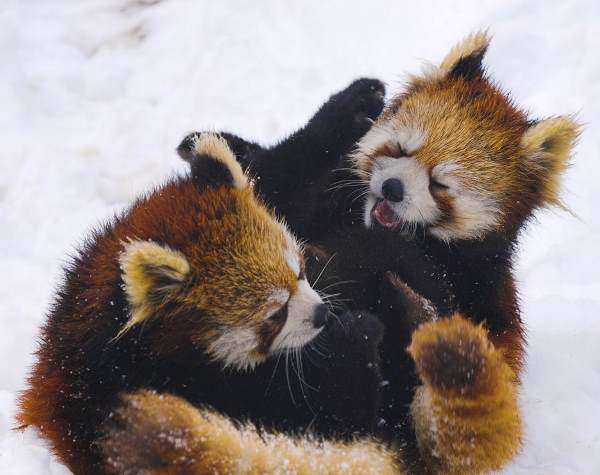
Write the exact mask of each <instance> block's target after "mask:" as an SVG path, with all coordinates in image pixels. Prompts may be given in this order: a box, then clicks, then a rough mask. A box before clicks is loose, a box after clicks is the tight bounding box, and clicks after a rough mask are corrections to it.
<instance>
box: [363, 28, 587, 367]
mask: <svg viewBox="0 0 600 475" xmlns="http://www.w3.org/2000/svg"><path fill="white" fill-rule="evenodd" d="M489 41H490V38H489V37H488V35H487V34H486V33H477V34H473V35H472V36H470V37H468V38H467V39H466V40H464V41H463V42H462V43H460V44H459V45H457V46H456V47H455V48H454V49H452V51H451V52H450V53H449V54H448V55H447V56H446V58H445V59H444V60H443V61H442V62H441V64H440V65H439V66H438V67H431V68H430V69H429V70H428V71H427V72H425V73H424V74H423V75H421V76H413V77H412V78H411V79H410V81H409V83H408V86H407V88H406V90H405V92H403V93H401V94H398V95H397V96H396V97H394V98H393V99H392V100H391V101H390V103H389V105H388V106H387V108H386V109H385V110H384V112H383V113H382V114H381V116H380V117H379V118H378V120H377V121H376V122H375V124H374V126H373V127H372V128H371V129H370V130H369V132H368V133H367V134H365V136H364V137H363V138H362V139H361V140H360V141H359V142H358V144H357V147H356V150H355V151H354V152H353V153H352V155H351V159H352V161H353V164H354V167H355V169H356V170H357V172H358V175H359V176H360V177H361V179H363V180H364V183H365V185H366V188H367V191H366V199H365V203H364V208H363V210H364V211H363V212H364V222H365V225H366V226H367V227H373V226H379V227H383V228H385V229H388V230H389V231H390V232H403V231H404V232H406V231H411V230H412V232H414V230H415V229H419V230H422V232H423V233H424V234H425V239H424V240H423V246H424V248H425V250H426V251H427V252H428V253H431V254H432V255H434V256H436V260H439V261H444V262H445V263H446V266H447V268H448V274H449V275H448V278H449V280H450V281H451V282H452V284H453V288H454V293H455V296H456V300H457V302H456V303H457V306H458V308H460V309H461V310H462V311H463V312H464V313H465V314H466V315H468V316H469V317H470V318H472V319H474V320H475V321H478V322H485V323H486V326H487V327H488V329H489V331H490V338H491V339H492V341H494V342H495V343H496V344H497V345H498V346H499V347H501V348H503V350H504V351H505V353H506V358H507V360H508V361H509V363H510V364H511V366H512V367H513V369H514V370H515V372H516V373H517V374H518V372H519V371H520V369H521V366H522V362H523V351H524V331H523V326H522V323H521V318H520V314H519V309H518V302H517V295H516V289H515V284H514V278H513V274H512V259H513V257H512V256H513V251H514V248H515V245H516V241H517V237H518V234H519V231H520V230H521V229H522V228H523V226H524V224H525V223H526V222H527V221H528V220H529V219H530V218H531V216H532V214H533V212H534V211H535V210H537V209H539V208H542V207H545V206H549V205H560V199H559V185H560V178H561V175H562V174H563V172H564V171H565V169H566V168H567V165H568V161H569V157H570V153H571V150H572V148H573V145H574V143H575V141H576V139H577V136H578V131H579V126H578V124H577V123H576V122H575V121H574V120H573V119H572V118H571V117H566V116H562V117H554V118H550V119H546V120H541V121H532V120H530V119H529V118H528V117H527V115H526V114H525V112H524V111H523V110H521V109H519V108H518V107H517V106H516V105H515V104H514V103H513V101H512V100H511V99H510V97H509V96H508V95H507V94H506V93H504V92H503V91H502V90H501V89H499V87H498V86H496V85H495V83H494V82H493V81H492V80H491V79H490V78H489V77H488V76H487V74H486V73H485V70H484V68H483V66H482V59H483V57H484V55H485V52H486V50H487V48H488V45H489Z"/></svg>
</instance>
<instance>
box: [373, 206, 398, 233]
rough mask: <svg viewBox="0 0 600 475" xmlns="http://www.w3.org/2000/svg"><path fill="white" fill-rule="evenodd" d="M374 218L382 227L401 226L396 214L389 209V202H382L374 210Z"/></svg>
mask: <svg viewBox="0 0 600 475" xmlns="http://www.w3.org/2000/svg"><path fill="white" fill-rule="evenodd" d="M373 216H374V217H375V219H376V220H377V221H378V222H379V224H381V225H382V226H385V227H388V228H391V227H394V226H397V225H398V224H400V220H399V219H398V217H397V216H396V213H394V211H393V210H392V208H390V207H389V205H388V204H387V201H380V202H379V203H377V205H376V206H375V209H373Z"/></svg>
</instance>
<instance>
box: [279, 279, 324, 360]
mask: <svg viewBox="0 0 600 475" xmlns="http://www.w3.org/2000/svg"><path fill="white" fill-rule="evenodd" d="M322 303H323V301H322V300H321V297H319V294H317V292H315V291H314V289H313V288H312V287H311V286H310V285H309V284H308V282H307V281H306V280H300V281H298V288H297V289H296V292H295V293H294V294H293V295H292V297H291V298H290V300H289V301H288V316H287V320H286V322H285V325H284V326H283V328H282V329H281V331H280V332H279V334H278V335H277V336H276V337H275V340H273V344H272V346H271V351H272V352H275V351H279V350H283V349H286V348H299V347H301V346H304V345H306V344H307V343H309V342H310V341H311V340H312V339H313V338H315V337H316V336H317V335H318V334H319V332H320V331H321V328H315V327H314V324H313V320H312V317H313V314H314V312H315V308H316V307H317V306H318V305H320V304H322Z"/></svg>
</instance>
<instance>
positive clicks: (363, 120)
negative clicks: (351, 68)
mask: <svg viewBox="0 0 600 475" xmlns="http://www.w3.org/2000/svg"><path fill="white" fill-rule="evenodd" d="M384 97H385V86H384V84H383V83H382V82H381V81H379V80H377V79H368V78H361V79H357V80H356V81H354V82H353V83H352V84H350V85H349V86H348V87H347V88H346V89H344V90H342V91H340V92H338V93H337V94H334V95H333V96H331V97H330V98H329V100H328V101H327V102H326V103H325V104H324V105H323V106H322V107H321V108H320V109H319V111H318V112H317V113H316V114H315V116H314V117H313V118H312V119H311V121H310V123H309V127H310V129H311V131H314V133H315V134H318V135H319V136H320V137H321V140H322V141H323V143H328V144H331V146H332V148H333V149H334V150H336V151H339V152H340V153H341V154H342V155H343V154H346V153H347V152H348V151H349V150H350V148H351V147H352V146H353V145H354V144H355V143H356V142H357V141H358V140H359V139H360V138H361V137H362V136H363V135H364V134H365V133H366V132H367V131H368V130H369V129H370V128H371V125H372V124H373V121H374V120H375V119H377V117H378V116H379V114H380V113H381V111H382V110H383V106H384Z"/></svg>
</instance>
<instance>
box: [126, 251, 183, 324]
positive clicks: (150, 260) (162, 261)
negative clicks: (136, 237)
mask: <svg viewBox="0 0 600 475" xmlns="http://www.w3.org/2000/svg"><path fill="white" fill-rule="evenodd" d="M119 263H120V265H121V270H122V279H123V282H124V284H125V293H126V295H127V301H128V302H129V305H130V307H131V317H130V318H129V321H128V322H127V323H126V324H125V326H124V327H123V329H122V330H121V332H120V333H119V334H122V333H124V332H126V331H127V330H129V329H130V328H131V327H133V326H134V325H136V324H137V323H140V322H142V321H144V320H146V319H147V318H148V317H149V316H150V315H151V313H152V307H153V305H156V302H154V301H153V298H152V297H153V296H154V297H156V296H159V295H165V296H166V295H168V294H169V293H171V292H173V291H175V290H176V289H177V288H178V287H179V286H180V285H181V283H182V282H183V281H184V279H185V278H186V276H187V275H188V273H189V271H190V266H189V263H188V261H187V259H186V258H185V256H184V255H183V254H182V253H181V252H179V251H176V250H174V249H171V248H169V247H167V246H161V245H160V244H156V243H154V242H151V241H130V242H128V243H126V244H125V250H124V251H123V252H122V253H121V256H120V258H119Z"/></svg>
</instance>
